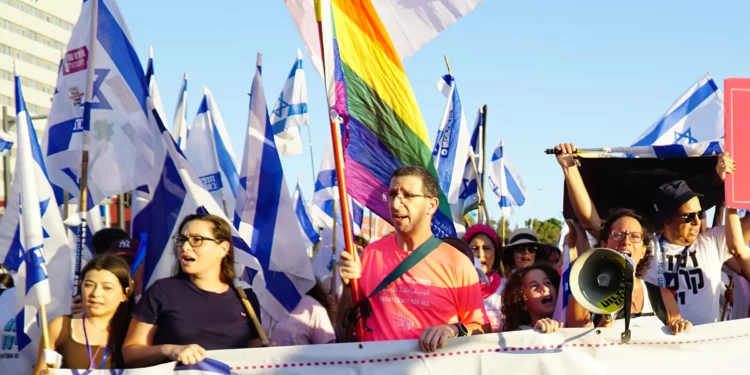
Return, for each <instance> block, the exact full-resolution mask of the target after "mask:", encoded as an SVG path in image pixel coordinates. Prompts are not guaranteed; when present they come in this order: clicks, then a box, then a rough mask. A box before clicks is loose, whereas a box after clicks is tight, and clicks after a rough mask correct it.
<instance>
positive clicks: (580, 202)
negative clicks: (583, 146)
mask: <svg viewBox="0 0 750 375" xmlns="http://www.w3.org/2000/svg"><path fill="white" fill-rule="evenodd" d="M555 151H558V152H560V153H559V154H558V155H557V162H558V163H559V164H560V167H562V170H563V174H565V182H566V183H567V186H568V188H567V189H568V197H569V198H570V205H571V206H572V207H573V212H575V214H576V217H577V218H578V221H580V222H581V224H582V225H583V227H584V229H586V230H587V231H588V232H589V233H591V234H592V235H593V236H595V237H597V236H598V235H599V229H600V228H601V225H602V220H601V218H599V212H597V211H596V207H595V206H594V202H593V201H592V200H591V197H590V196H589V192H588V191H587V190H586V186H585V185H584V184H583V178H582V177H581V173H580V171H579V170H578V165H576V162H575V160H574V158H573V155H574V154H575V153H576V151H577V149H576V147H575V145H573V144H572V143H563V144H560V145H558V146H557V147H555Z"/></svg>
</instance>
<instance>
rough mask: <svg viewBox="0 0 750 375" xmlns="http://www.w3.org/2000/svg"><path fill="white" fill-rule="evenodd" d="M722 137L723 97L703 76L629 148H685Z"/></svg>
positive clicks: (708, 77) (713, 84)
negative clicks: (681, 146) (675, 145)
mask: <svg viewBox="0 0 750 375" xmlns="http://www.w3.org/2000/svg"><path fill="white" fill-rule="evenodd" d="M723 138H724V96H723V95H722V93H721V90H719V88H718V86H716V83H715V82H714V79H713V78H712V77H711V75H710V74H708V73H706V75H705V76H703V78H701V79H700V80H698V82H696V83H695V84H693V86H691V87H690V88H689V89H688V90H687V91H686V92H685V93H684V94H682V96H681V97H680V98H678V99H677V101H675V102H674V104H673V105H672V107H670V108H669V110H667V112H666V113H665V114H664V115H663V116H662V117H661V118H659V120H657V121H656V123H655V124H653V125H652V126H651V127H650V128H649V129H648V130H646V132H644V133H643V134H642V135H641V136H640V137H638V139H637V140H636V141H635V142H633V146H650V145H669V144H683V145H689V144H694V143H698V142H706V141H716V140H720V139H723Z"/></svg>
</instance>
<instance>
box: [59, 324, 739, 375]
mask: <svg viewBox="0 0 750 375" xmlns="http://www.w3.org/2000/svg"><path fill="white" fill-rule="evenodd" d="M748 347H750V320H748V319H743V320H735V321H729V322H723V323H716V324H708V325H702V326H698V327H693V328H692V330H691V331H689V332H688V333H685V334H681V335H679V336H672V335H669V334H668V333H666V331H664V332H662V331H654V330H643V329H638V328H636V329H633V331H632V339H631V341H630V342H629V343H627V344H621V343H620V332H619V331H617V330H615V329H563V330H561V331H560V332H557V333H554V334H542V333H538V332H535V331H520V332H512V333H506V334H489V335H481V336H475V337H467V338H460V339H451V340H450V341H449V345H448V347H447V348H446V349H443V350H441V351H439V352H438V353H431V354H426V353H422V352H420V351H419V347H418V344H417V342H416V341H413V340H409V341H390V342H378V343H364V344H331V345H312V346H305V347H276V348H264V349H241V350H221V351H211V352H209V357H210V358H211V359H212V361H209V362H211V363H209V364H210V365H211V366H210V367H212V368H213V370H208V366H206V367H205V368H204V370H201V369H198V368H195V367H199V366H195V367H193V368H190V369H187V368H185V369H184V370H183V369H175V365H174V363H168V364H163V365H161V366H155V367H151V368H145V369H137V370H125V371H124V372H120V371H119V370H118V371H117V374H123V375H150V374H165V373H173V374H176V375H181V374H183V375H184V374H205V375H209V374H238V375H239V374H259V373H264V374H268V373H272V374H277V373H278V374H327V375H328V374H406V373H409V374H450V375H455V374H499V373H508V374H597V375H598V374H627V375H632V374H634V373H649V374H652V373H660V372H661V373H664V374H679V373H690V374H726V373H745V371H747V365H748V360H747V348H748ZM216 361H220V362H222V363H223V364H224V365H222V364H221V363H220V364H219V366H217V365H216V364H217V362H216ZM221 367H224V369H222V368H221ZM56 373H57V374H66V375H68V374H70V375H72V374H77V372H70V371H61V370H58V371H56ZM87 373H88V372H87ZM91 373H92V374H95V373H96V372H95V371H94V372H91ZM102 373H103V374H104V373H106V374H109V372H102ZM113 373H114V372H113Z"/></svg>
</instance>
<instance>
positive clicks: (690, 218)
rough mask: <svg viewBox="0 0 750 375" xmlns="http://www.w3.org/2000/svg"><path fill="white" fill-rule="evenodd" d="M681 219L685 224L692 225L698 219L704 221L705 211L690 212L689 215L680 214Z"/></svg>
mask: <svg viewBox="0 0 750 375" xmlns="http://www.w3.org/2000/svg"><path fill="white" fill-rule="evenodd" d="M680 217H681V218H682V220H684V221H685V224H690V223H692V222H693V221H695V220H696V219H698V220H701V219H703V211H698V212H689V213H686V214H680Z"/></svg>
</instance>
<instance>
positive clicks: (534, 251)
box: [513, 247, 536, 254]
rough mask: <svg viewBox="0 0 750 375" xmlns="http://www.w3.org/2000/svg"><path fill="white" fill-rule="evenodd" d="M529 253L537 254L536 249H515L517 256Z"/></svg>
mask: <svg viewBox="0 0 750 375" xmlns="http://www.w3.org/2000/svg"><path fill="white" fill-rule="evenodd" d="M527 250H528V251H529V254H536V247H517V248H515V249H513V252H514V253H516V254H523V253H524V252H525V251H527Z"/></svg>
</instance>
